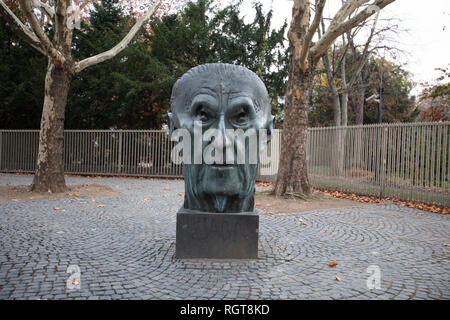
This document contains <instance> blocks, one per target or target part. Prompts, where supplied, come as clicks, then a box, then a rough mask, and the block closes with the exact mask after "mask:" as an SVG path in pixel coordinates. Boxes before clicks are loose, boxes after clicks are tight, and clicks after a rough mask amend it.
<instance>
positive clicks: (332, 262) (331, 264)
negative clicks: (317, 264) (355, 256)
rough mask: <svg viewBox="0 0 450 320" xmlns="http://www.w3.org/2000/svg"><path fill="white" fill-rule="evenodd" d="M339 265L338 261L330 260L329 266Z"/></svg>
mask: <svg viewBox="0 0 450 320" xmlns="http://www.w3.org/2000/svg"><path fill="white" fill-rule="evenodd" d="M337 265H338V264H337V262H336V261H331V262H328V266H329V267H336V266H337Z"/></svg>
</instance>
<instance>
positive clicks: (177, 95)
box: [171, 63, 272, 129]
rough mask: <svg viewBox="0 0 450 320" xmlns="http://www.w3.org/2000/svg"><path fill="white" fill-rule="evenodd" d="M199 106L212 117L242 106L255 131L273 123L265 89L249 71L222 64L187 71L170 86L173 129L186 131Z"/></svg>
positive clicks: (205, 65) (202, 66) (206, 65)
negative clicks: (184, 129)
mask: <svg viewBox="0 0 450 320" xmlns="http://www.w3.org/2000/svg"><path fill="white" fill-rule="evenodd" d="M199 107H201V108H207V109H208V111H211V112H210V113H211V114H209V116H213V115H214V114H220V113H227V112H229V111H231V112H232V109H233V108H234V109H235V108H239V107H243V108H244V109H245V110H246V112H248V114H249V116H250V119H249V120H250V122H252V124H253V127H254V128H255V129H260V128H267V129H268V128H269V127H270V124H271V122H272V117H271V105H270V99H269V95H268V93H267V89H266V87H265V85H264V83H263V82H262V81H261V79H260V78H259V77H258V76H257V75H256V74H255V73H254V72H252V71H251V70H249V69H247V68H245V67H242V66H237V65H232V64H225V63H212V64H204V65H200V66H197V67H194V68H192V69H190V70H189V71H188V72H186V73H185V74H184V75H183V76H182V77H181V78H180V79H178V80H177V82H176V83H175V85H174V86H173V90H172V96H171V111H172V114H173V116H172V117H173V122H174V123H173V124H174V126H175V127H176V128H183V127H184V128H189V127H190V126H191V120H198V119H196V116H197V115H196V113H197V112H198V109H199Z"/></svg>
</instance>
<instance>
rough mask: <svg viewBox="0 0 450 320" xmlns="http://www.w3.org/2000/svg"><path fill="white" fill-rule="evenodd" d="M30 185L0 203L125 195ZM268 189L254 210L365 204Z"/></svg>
mask: <svg viewBox="0 0 450 320" xmlns="http://www.w3.org/2000/svg"><path fill="white" fill-rule="evenodd" d="M29 188H30V187H29V186H0V203H4V202H17V201H33V200H54V199H62V198H93V197H95V198H97V197H118V196H123V195H124V194H123V193H121V192H119V191H116V190H114V189H112V188H110V187H106V186H102V185H99V184H82V185H77V186H70V187H69V190H68V191H66V192H63V193H37V192H31V191H30V190H29ZM269 189H270V188H264V190H260V191H256V194H255V207H256V208H257V209H260V210H264V211H268V212H274V213H280V214H283V213H291V212H302V211H311V210H320V209H335V208H346V207H353V206H361V205H365V203H361V202H357V201H352V200H348V199H339V198H334V197H331V196H329V195H326V194H323V193H320V192H313V194H312V195H310V196H309V197H308V198H307V199H306V200H302V199H298V198H295V199H294V198H283V197H280V198H276V197H274V196H272V195H270V194H269V193H270V190H269Z"/></svg>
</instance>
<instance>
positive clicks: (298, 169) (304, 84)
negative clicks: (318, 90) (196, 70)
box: [274, 61, 313, 197]
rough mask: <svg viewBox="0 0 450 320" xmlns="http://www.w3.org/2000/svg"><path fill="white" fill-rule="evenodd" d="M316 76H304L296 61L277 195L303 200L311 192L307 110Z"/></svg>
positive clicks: (291, 81) (290, 89)
mask: <svg viewBox="0 0 450 320" xmlns="http://www.w3.org/2000/svg"><path fill="white" fill-rule="evenodd" d="M312 79H313V73H312V72H311V70H310V69H308V70H307V71H306V72H303V71H301V70H300V68H299V67H298V64H296V63H295V62H294V61H291V70H290V74H289V80H288V84H287V94H286V103H285V111H284V112H285V115H284V123H283V133H282V141H281V155H280V165H279V169H278V175H277V181H276V185H275V189H274V194H275V195H277V196H280V195H291V196H294V195H296V196H300V197H301V195H302V194H309V193H310V192H311V188H310V185H309V180H308V173H307V166H306V138H307V130H308V109H309V98H310V94H311V86H312Z"/></svg>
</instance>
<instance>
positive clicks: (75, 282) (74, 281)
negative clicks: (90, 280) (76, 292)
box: [72, 280, 80, 286]
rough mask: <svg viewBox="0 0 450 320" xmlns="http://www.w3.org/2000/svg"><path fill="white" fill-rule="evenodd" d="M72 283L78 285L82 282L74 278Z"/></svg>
mask: <svg viewBox="0 0 450 320" xmlns="http://www.w3.org/2000/svg"><path fill="white" fill-rule="evenodd" d="M72 284H73V285H76V286H77V285H79V284H80V283H79V282H78V281H77V280H72Z"/></svg>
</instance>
